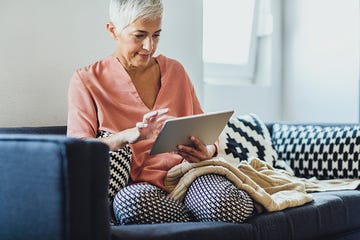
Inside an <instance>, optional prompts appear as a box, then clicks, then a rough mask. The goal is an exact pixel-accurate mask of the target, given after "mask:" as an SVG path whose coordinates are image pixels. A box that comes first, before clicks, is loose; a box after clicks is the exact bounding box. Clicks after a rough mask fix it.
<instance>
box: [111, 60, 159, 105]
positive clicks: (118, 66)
mask: <svg viewBox="0 0 360 240" xmlns="http://www.w3.org/2000/svg"><path fill="white" fill-rule="evenodd" d="M111 57H112V59H113V62H114V68H115V69H116V71H117V74H118V75H119V79H121V80H122V81H125V82H126V84H127V85H128V86H129V90H130V93H131V94H132V95H133V96H134V97H135V98H136V100H137V101H138V103H139V104H141V105H142V106H143V107H144V108H146V110H147V111H152V110H154V109H157V108H159V106H157V103H158V102H159V101H160V100H159V98H160V97H161V96H162V89H163V85H164V81H163V80H164V78H163V75H164V71H163V70H164V69H163V62H162V60H163V57H162V55H158V56H156V57H154V58H155V61H156V63H157V64H158V66H159V71H160V89H159V92H158V94H157V96H156V99H155V102H154V105H153V107H152V108H149V107H148V106H147V105H146V104H145V103H144V101H143V100H142V99H141V97H140V95H139V93H138V91H137V89H136V87H135V85H134V83H133V81H132V80H131V77H130V75H129V74H128V72H127V71H126V69H125V68H124V66H123V65H122V64H121V63H120V61H119V60H118V59H117V57H115V56H114V55H111Z"/></svg>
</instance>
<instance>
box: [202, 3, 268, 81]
mask: <svg viewBox="0 0 360 240" xmlns="http://www.w3.org/2000/svg"><path fill="white" fill-rule="evenodd" d="M269 16H270V17H269ZM264 23H266V24H264ZM271 23H272V19H271V13H270V0H240V1H239V0H223V1H221V4H220V3H219V1H216V0H206V1H203V61H204V77H205V81H206V82H210V83H218V82H219V79H221V80H222V82H221V83H224V81H225V82H227V83H234V82H240V81H242V82H244V81H246V82H252V81H253V79H254V76H255V67H256V56H257V48H258V38H259V37H261V36H265V35H268V34H270V33H271V31H272V25H271Z"/></svg>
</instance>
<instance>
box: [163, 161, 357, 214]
mask: <svg viewBox="0 0 360 240" xmlns="http://www.w3.org/2000/svg"><path fill="white" fill-rule="evenodd" d="M205 174H219V175H222V176H225V177H227V178H228V179H229V180H231V181H232V182H233V183H234V184H235V186H236V187H238V188H239V189H242V190H244V191H246V192H247V193H248V194H249V195H250V196H251V197H252V199H253V200H254V201H255V205H256V209H257V211H258V212H262V211H263V210H264V209H265V210H266V211H269V212H272V211H279V210H283V209H285V208H289V207H296V206H301V205H303V204H306V203H308V202H311V201H312V199H313V198H312V195H311V194H309V193H310V192H314V191H331V190H345V189H356V188H357V187H358V186H359V185H360V180H359V179H356V180H350V179H341V180H323V181H319V180H316V179H303V178H297V177H295V176H293V175H291V173H289V172H286V171H284V170H279V169H274V168H273V167H272V166H271V165H269V164H268V163H266V162H264V161H262V160H259V159H257V158H253V159H251V160H249V161H246V162H245V161H244V162H241V163H240V164H239V165H238V166H234V165H231V164H230V163H228V162H226V161H225V160H223V159H221V158H213V159H210V160H207V161H202V162H199V163H188V162H184V163H182V164H179V165H177V166H175V167H173V168H172V169H170V171H169V172H168V174H167V177H166V179H165V186H166V188H167V190H168V192H169V197H171V198H173V199H177V200H180V201H181V200H183V199H184V197H185V194H186V191H187V189H188V188H189V187H190V185H191V183H192V182H193V181H194V180H195V179H196V178H197V177H199V176H201V175H205Z"/></svg>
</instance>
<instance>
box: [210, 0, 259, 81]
mask: <svg viewBox="0 0 360 240" xmlns="http://www.w3.org/2000/svg"><path fill="white" fill-rule="evenodd" d="M260 1H262V0H254V4H255V6H254V15H253V24H252V30H251V40H250V47H249V56H248V62H247V64H241V65H236V64H225V63H213V62H205V61H203V64H204V81H205V82H206V83H212V84H252V83H254V80H255V73H256V72H255V71H256V62H257V53H258V46H259V44H258V37H259V36H258V29H259V19H260ZM220 80H221V81H220Z"/></svg>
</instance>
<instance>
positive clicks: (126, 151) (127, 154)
mask: <svg viewBox="0 0 360 240" xmlns="http://www.w3.org/2000/svg"><path fill="white" fill-rule="evenodd" d="M111 134H112V133H110V132H107V131H100V132H99V133H98V136H97V137H98V138H102V137H108V136H110V135H111ZM109 155H110V181H109V189H108V197H109V200H110V202H112V201H113V199H114V197H115V195H116V194H117V192H118V191H119V190H120V189H122V188H124V187H125V186H126V184H127V183H128V181H129V176H130V164H131V159H132V151H131V148H130V146H129V145H126V146H125V147H123V148H120V149H118V150H116V151H109Z"/></svg>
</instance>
